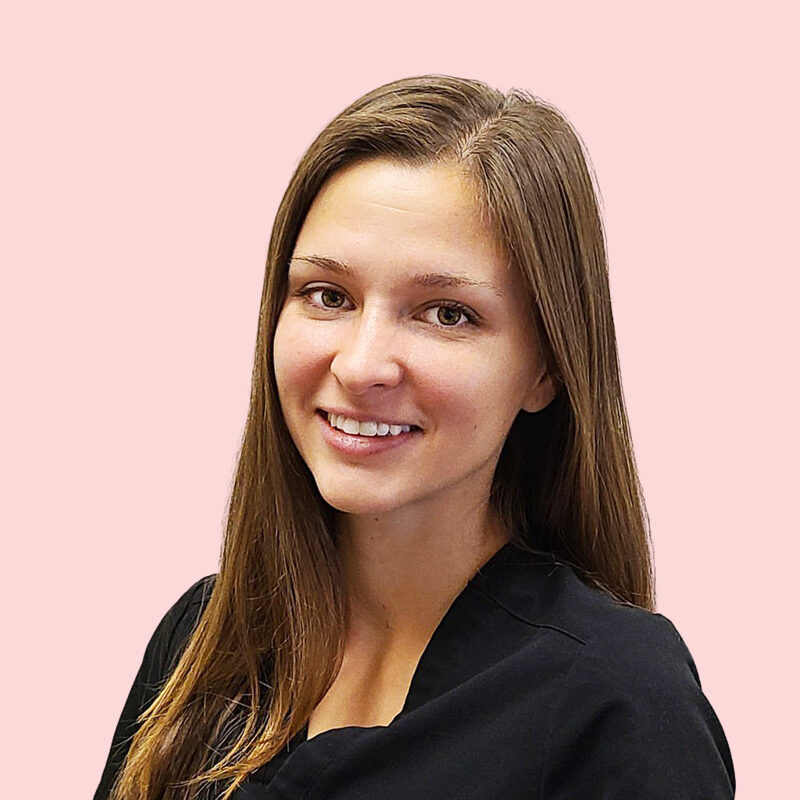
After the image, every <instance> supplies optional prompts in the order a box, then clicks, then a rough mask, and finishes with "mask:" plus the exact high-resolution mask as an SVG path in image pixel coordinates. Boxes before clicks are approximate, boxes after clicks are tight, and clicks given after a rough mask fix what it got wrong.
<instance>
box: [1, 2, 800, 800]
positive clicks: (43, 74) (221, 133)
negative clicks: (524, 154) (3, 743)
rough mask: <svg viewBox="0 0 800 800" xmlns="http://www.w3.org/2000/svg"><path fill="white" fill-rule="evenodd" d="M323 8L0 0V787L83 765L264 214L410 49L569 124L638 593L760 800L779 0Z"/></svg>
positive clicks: (72, 780) (768, 772)
mask: <svg viewBox="0 0 800 800" xmlns="http://www.w3.org/2000/svg"><path fill="white" fill-rule="evenodd" d="M321 5H322V4H320V8H318V9H317V8H313V7H311V6H309V4H301V3H292V4H289V6H290V7H291V9H292V10H291V11H286V10H282V11H279V12H276V11H274V10H268V8H267V4H266V3H252V2H251V3H226V4H222V3H219V4H208V3H198V2H193V3H188V2H185V3H173V2H158V3H154V2H138V3H127V4H121V3H107V2H105V3H101V2H95V3H89V2H73V3H55V2H51V3H41V2H26V3H17V4H15V6H16V8H10V7H7V8H6V10H5V11H4V14H3V16H4V19H3V20H2V24H0V30H2V33H0V37H2V38H1V39H0V60H2V64H0V66H2V76H3V78H2V80H3V90H2V98H3V100H2V103H3V111H4V117H5V120H6V121H5V122H4V125H3V135H4V138H5V144H4V146H3V148H2V159H3V165H2V178H1V179H0V183H2V189H0V191H2V219H3V228H4V233H3V240H2V254H0V255H2V265H3V269H2V283H3V286H2V291H0V298H2V299H1V300H0V302H1V303H2V308H1V309H0V310H1V311H2V313H1V314H0V324H2V327H3V330H2V334H3V335H2V347H3V356H4V357H3V372H4V376H3V377H4V383H5V390H4V392H3V405H4V412H3V414H2V426H3V430H2V448H1V450H2V461H3V463H2V469H3V475H2V488H3V493H4V495H5V497H6V502H5V503H4V508H3V512H2V515H3V520H2V522H3V528H4V531H5V535H4V539H3V541H4V542H5V545H6V547H7V548H10V551H11V552H10V557H9V558H8V560H7V561H6V564H7V569H6V578H5V580H4V582H3V590H4V592H5V594H6V597H5V600H4V606H5V609H6V620H7V623H6V624H7V625H9V626H10V629H11V645H10V646H8V647H7V649H6V651H5V652H6V655H5V657H4V663H3V670H4V675H3V685H4V686H5V687H6V690H7V691H6V695H5V701H4V704H5V708H4V720H5V721H6V722H5V725H4V727H5V728H6V730H7V731H9V732H10V736H11V740H12V751H14V750H16V752H15V753H13V755H12V759H11V761H10V764H11V769H10V776H9V775H7V776H6V777H5V778H4V789H5V791H6V793H7V796H9V797H23V796H24V797H28V796H32V795H31V794H29V791H30V789H31V788H32V787H36V786H40V787H45V786H49V787H51V788H52V787H53V786H56V787H58V793H59V796H60V797H63V798H65V800H70V798H76V800H77V799H78V798H86V797H89V796H91V794H92V792H93V791H94V789H95V787H96V784H97V781H98V780H99V777H100V772H101V769H102V766H103V763H104V761H105V758H106V755H107V751H108V746H109V744H110V739H111V734H112V731H113V728H114V725H115V724H116V721H117V718H118V715H119V713H120V710H121V708H122V704H123V701H124V699H125V697H126V695H127V692H128V689H129V686H130V683H131V681H132V680H133V677H134V674H135V672H136V670H137V669H138V666H139V663H140V660H141V657H142V653H143V650H144V647H145V644H146V642H147V640H148V638H149V636H150V634H151V633H152V631H153V629H154V627H155V625H156V623H157V622H158V620H159V619H160V618H161V616H162V614H163V613H164V612H165V611H166V609H167V608H168V607H169V605H171V604H172V603H173V602H174V601H175V600H176V599H177V597H178V596H179V595H180V594H181V593H182V592H183V591H184V590H185V589H186V588H187V587H188V586H189V585H190V584H191V583H192V582H194V581H195V580H197V578H199V577H201V576H203V575H207V574H209V573H211V572H214V571H216V565H217V557H218V550H219V545H220V540H221V534H222V520H223V517H224V513H225V506H226V501H227V497H228V492H229V488H230V481H231V478H232V472H233V467H234V457H235V453H236V448H237V446H238V442H239V437H240V435H241V433H242V428H243V424H244V419H245V413H246V409H247V404H248V397H249V387H250V374H251V368H252V355H253V347H254V342H255V331H256V322H257V315H258V303H259V297H260V291H261V283H262V277H263V264H264V259H265V254H266V247H267V239H268V235H269V231H270V228H271V225H272V220H273V217H274V213H275V210H276V208H277V205H278V202H279V200H280V197H281V195H282V193H283V191H284V189H285V186H286V183H287V181H288V178H289V176H290V174H291V171H292V170H293V168H294V166H295V164H296V162H297V160H298V159H299V157H300V155H301V153H302V152H303V150H304V149H305V147H306V146H307V145H308V144H309V143H310V142H311V140H312V139H313V137H314V136H315V135H316V134H317V133H318V131H319V130H320V129H321V128H322V127H323V126H324V125H325V124H326V123H327V122H328V121H329V120H330V119H331V118H332V117H333V116H334V115H335V114H336V113H338V112H339V111H340V110H341V109H342V108H344V106H345V105H347V104H348V103H349V102H351V101H352V100H354V99H355V98H356V97H357V96H359V95H361V94H362V93H363V92H365V91H367V90H369V89H372V88H374V87H375V86H377V85H379V84H381V83H384V82H386V81H389V80H393V79H396V78H400V77H406V76H410V75H416V74H421V73H426V72H444V73H449V74H453V75H461V76H464V77H475V78H480V79H483V80H485V81H487V82H489V83H491V84H493V85H495V86H496V87H498V88H500V89H503V90H507V89H508V88H510V87H512V86H518V87H522V88H526V89H529V90H530V91H532V92H533V93H534V94H536V95H538V96H540V97H543V98H545V99H547V100H549V101H551V102H553V103H554V104H555V105H556V106H557V107H559V108H560V109H561V110H562V111H563V112H564V113H565V114H566V115H567V116H568V118H569V119H570V120H571V121H572V123H573V124H574V125H575V127H576V128H577V130H578V131H579V133H580V134H581V136H582V138H583V139H584V141H585V143H586V146H587V148H588V150H589V153H590V156H591V158H592V161H593V164H594V168H595V170H596V173H597V176H598V180H599V183H600V187H601V190H602V197H603V213H604V217H605V221H606V226H607V235H608V244H609V252H610V264H611V288H612V293H613V301H614V312H615V319H616V325H617V334H618V337H619V347H620V358H621V363H622V370H623V380H624V387H625V397H626V401H627V404H628V410H629V414H630V420H631V424H632V428H633V435H634V440H635V445H636V456H637V460H638V464H639V468H640V470H641V477H642V481H643V484H644V488H645V492H646V498H647V502H648V505H649V511H650V518H651V522H652V528H653V536H654V540H655V550H656V565H657V573H658V600H659V610H660V611H661V613H663V614H665V615H666V616H668V617H669V618H670V619H672V621H673V622H674V623H675V625H676V626H677V628H678V629H679V631H680V632H681V633H682V635H683V637H684V639H685V640H686V642H687V644H688V646H689V648H690V650H691V651H692V653H693V655H694V657H695V661H696V663H697V666H698V668H699V671H700V677H701V680H702V683H703V688H704V690H705V692H706V695H707V696H708V698H709V700H710V701H711V703H712V705H713V706H714V708H715V710H716V712H717V715H718V716H719V718H720V720H721V722H722V724H723V727H724V729H725V731H726V733H727V736H728V739H729V742H730V745H731V749H732V752H733V758H734V764H735V767H736V774H737V781H738V787H739V791H738V792H737V797H741V798H756V797H759V798H761V797H779V796H784V797H785V796H787V791H786V790H787V789H788V787H789V786H791V785H793V784H794V773H795V766H796V765H795V761H796V756H795V749H796V745H797V739H796V735H795V733H794V732H795V731H796V715H797V711H798V709H797V703H796V700H797V695H796V690H795V685H796V670H797V660H796V656H795V653H794V646H793V645H791V642H792V641H794V639H795V638H796V635H797V625H796V619H795V618H796V613H795V609H796V604H795V597H794V588H795V583H796V573H797V566H796V565H797V557H798V552H797V546H796V542H795V539H796V536H797V534H798V525H797V522H796V516H795V503H796V499H797V489H796V483H797V468H796V461H795V453H796V450H797V445H798V437H797V426H796V416H797V406H798V396H797V391H796V389H797V387H796V378H795V372H796V369H797V358H796V344H797V337H796V334H797V330H796V327H795V326H794V324H793V323H794V321H795V319H796V316H797V311H796V301H797V288H798V287H797V279H796V275H797V268H798V259H797V245H796V225H797V211H798V209H797V185H798V174H797V157H796V151H797V141H798V130H797V119H796V117H795V115H794V113H793V112H794V109H795V107H796V82H795V81H792V80H791V78H792V75H794V77H795V78H796V68H797V64H796V63H794V64H793V63H791V61H790V56H789V52H790V48H792V47H794V45H795V44H796V42H795V41H794V37H793V31H796V28H795V26H794V25H793V24H792V20H790V19H789V11H788V9H789V4H788V3H786V4H783V5H781V4H778V3H775V2H762V3H758V4H752V5H751V8H754V9H757V11H756V10H744V5H743V4H729V3H710V2H709V3H702V4H698V3H688V2H678V3H672V4H670V5H666V4H665V5H660V6H658V7H656V6H654V5H652V4H642V3H633V2H631V3H619V2H618V3H608V2H606V3H601V4H598V3H591V4H590V3H586V4H584V5H580V4H575V3H563V4H559V5H558V10H553V6H554V4H552V3H548V4H547V8H544V7H543V8H542V9H541V10H537V9H536V7H535V6H533V7H532V6H531V5H530V4H525V5H524V6H523V4H519V5H517V4H510V3H502V2H501V3H492V4H490V5H489V6H486V7H485V8H482V9H481V10H480V12H476V11H475V10H473V9H474V7H473V6H470V5H468V4H464V5H458V6H457V5H455V4H435V3H431V2H424V3H422V2H417V0H413V1H412V2H407V3H403V4H402V5H386V4H375V3H350V4H348V3H335V4H325V7H324V8H322V7H321ZM279 7H281V6H279ZM523 9H524V10H523ZM790 231H793V232H792V233H791V234H790ZM790 236H791V240H790ZM9 717H10V721H9ZM6 752H8V751H7V749H6ZM790 776H791V777H790ZM790 781H791V782H790ZM23 787H25V788H23ZM46 793H47V791H44V794H46ZM34 794H40V792H38V791H34Z"/></svg>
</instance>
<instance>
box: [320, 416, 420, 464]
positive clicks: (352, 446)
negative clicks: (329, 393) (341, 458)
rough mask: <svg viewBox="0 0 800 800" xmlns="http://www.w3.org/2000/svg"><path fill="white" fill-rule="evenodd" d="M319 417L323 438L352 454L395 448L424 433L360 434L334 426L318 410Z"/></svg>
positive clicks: (367, 453) (378, 451)
mask: <svg viewBox="0 0 800 800" xmlns="http://www.w3.org/2000/svg"><path fill="white" fill-rule="evenodd" d="M317 418H318V419H319V423H320V425H321V426H322V438H323V439H324V440H325V441H326V442H327V443H328V444H329V445H330V446H331V447H333V448H335V449H336V450H338V451H339V452H341V453H346V454H347V455H351V456H370V455H375V454H376V453H384V452H386V451H387V450H395V449H397V448H398V447H402V446H403V445H404V444H409V443H410V442H411V441H412V440H413V439H416V438H417V437H418V436H421V435H422V431H416V430H414V431H406V432H404V433H399V434H398V435H397V436H392V435H391V434H388V435H387V436H360V435H358V434H350V433H345V432H344V431H340V430H338V429H337V428H334V427H333V426H332V425H331V424H330V423H329V422H328V419H327V417H323V416H322V414H321V413H319V412H317Z"/></svg>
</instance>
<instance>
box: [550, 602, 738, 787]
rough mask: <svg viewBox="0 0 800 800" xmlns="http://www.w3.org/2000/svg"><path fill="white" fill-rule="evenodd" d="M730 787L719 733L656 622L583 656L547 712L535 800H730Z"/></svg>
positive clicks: (669, 635)
mask: <svg viewBox="0 0 800 800" xmlns="http://www.w3.org/2000/svg"><path fill="white" fill-rule="evenodd" d="M735 788H736V779H735V775H734V770H733V762H732V759H731V753H730V749H729V747H728V742H727V740H726V738H725V734H724V732H723V730H722V726H721V725H720V722H719V720H718V718H717V716H716V714H715V713H714V710H713V709H712V707H711V705H710V703H709V702H708V699H707V698H706V696H705V695H704V694H703V691H702V689H701V686H700V678H699V676H698V673H697V669H696V667H695V664H694V661H693V659H692V656H691V654H690V653H689V650H688V649H687V647H686V645H685V643H684V641H683V639H682V638H681V636H680V634H679V633H678V631H677V630H676V629H675V627H674V625H673V624H672V623H671V622H670V621H669V620H668V619H667V618H666V617H664V616H662V615H661V614H653V615H650V616H649V621H648V624H646V625H641V626H637V629H636V630H635V631H630V632H628V633H627V634H626V635H625V636H623V637H620V638H619V639H617V640H615V641H614V642H611V643H608V644H603V645H600V646H596V645H592V644H589V645H587V646H586V647H585V649H584V651H583V652H582V654H581V655H580V656H579V657H578V658H577V660H576V661H575V663H574V664H573V667H572V669H571V670H570V672H569V674H568V675H567V677H566V679H565V685H564V693H563V695H562V697H561V699H560V702H559V704H558V707H557V708H556V709H555V710H554V714H553V719H552V727H551V737H550V740H549V745H548V753H547V758H546V764H545V771H544V775H543V783H542V787H541V797H543V798H544V797H546V798H548V800H566V799H567V798H570V799H571V798H576V797H592V798H597V800H600V798H602V800H623V799H624V800H629V799H630V800H731V798H733V796H734V791H735Z"/></svg>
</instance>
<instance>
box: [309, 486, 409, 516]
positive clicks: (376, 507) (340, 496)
mask: <svg viewBox="0 0 800 800" xmlns="http://www.w3.org/2000/svg"><path fill="white" fill-rule="evenodd" d="M317 489H318V490H319V493H320V494H321V495H322V498H323V500H325V502H326V503H327V504H328V505H329V506H331V507H333V508H334V509H336V510H337V511H341V512H342V513H343V514H385V513H386V512H388V511H393V510H394V509H396V508H398V507H399V506H400V505H404V504H405V503H400V502H398V497H397V493H396V492H394V493H387V494H385V495H383V496H381V495H380V494H378V493H377V492H374V491H369V490H366V491H364V490H362V489H355V490H354V489H353V488H348V487H344V486H342V487H332V486H320V485H319V484H317Z"/></svg>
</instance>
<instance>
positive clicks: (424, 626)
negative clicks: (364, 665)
mask: <svg viewBox="0 0 800 800" xmlns="http://www.w3.org/2000/svg"><path fill="white" fill-rule="evenodd" d="M431 520H435V523H434V524H432V523H431ZM337 528H338V537H337V550H338V553H339V558H340V562H341V565H342V574H343V578H344V582H345V591H346V593H347V599H348V607H349V614H350V616H349V624H348V635H349V638H350V640H351V641H358V642H360V643H361V644H363V645H364V646H366V647H375V648H380V649H383V650H389V649H391V648H394V647H397V648H400V649H403V648H408V647H411V648H414V647H417V648H419V647H420V646H423V647H424V644H425V643H426V642H427V641H428V639H429V638H430V636H431V634H432V633H433V631H434V630H435V628H436V626H437V625H438V623H439V621H440V620H441V618H442V616H443V615H444V614H445V612H446V611H447V609H448V608H449V607H450V605H451V604H452V602H453V600H454V599H455V598H456V597H457V596H458V595H459V594H460V593H461V591H463V589H464V587H465V586H466V584H467V582H468V581H469V580H470V579H471V578H472V577H473V576H474V575H475V573H476V572H477V570H478V569H479V568H480V567H481V566H482V565H483V564H485V563H486V562H487V561H488V560H489V559H490V558H491V557H492V556H493V555H494V554H495V553H496V552H497V551H498V550H499V549H500V548H501V547H502V546H503V545H504V544H505V543H506V542H507V541H508V538H509V537H508V534H507V532H506V530H505V528H504V526H503V525H502V523H501V522H500V520H499V518H498V517H497V515H496V513H495V512H494V510H493V509H492V508H491V507H490V506H489V505H488V502H486V503H484V504H482V505H481V506H480V507H474V506H473V507H462V508H460V509H458V510H457V511H456V512H453V511H452V509H448V511H447V513H441V514H439V513H437V514H432V513H431V510H430V509H428V510H426V511H425V512H422V511H420V510H416V511H415V510H408V509H404V510H403V511H402V512H397V511H395V512H393V513H392V514H391V515H388V514H387V515H383V514H370V515H352V514H346V515H345V514H342V515H340V517H339V518H338V519H337Z"/></svg>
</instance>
